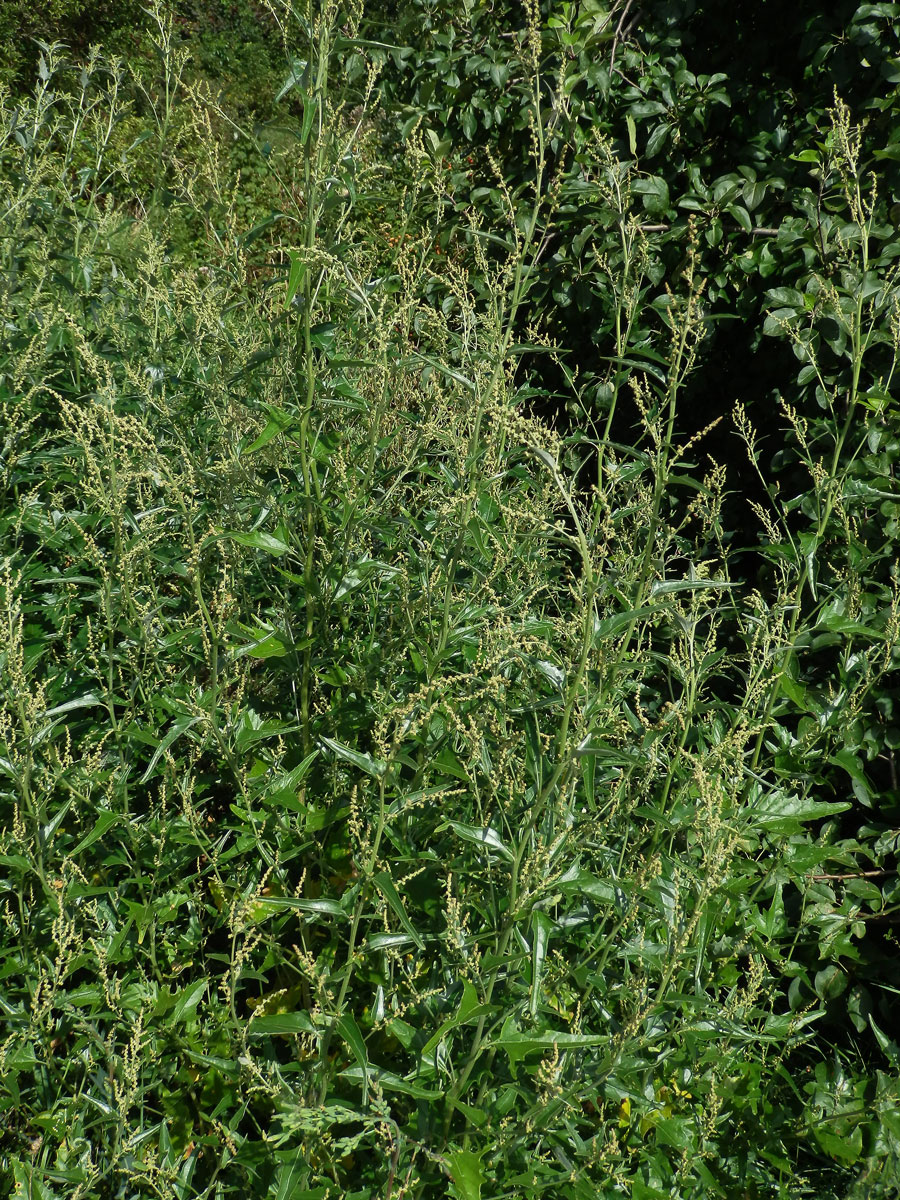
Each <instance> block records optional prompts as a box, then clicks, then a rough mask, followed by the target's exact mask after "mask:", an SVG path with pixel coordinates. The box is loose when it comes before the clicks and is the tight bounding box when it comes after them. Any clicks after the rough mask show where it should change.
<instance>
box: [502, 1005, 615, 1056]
mask: <svg viewBox="0 0 900 1200" xmlns="http://www.w3.org/2000/svg"><path fill="white" fill-rule="evenodd" d="M608 1041H609V1038H608V1037H607V1036H606V1035H603V1036H601V1035H599V1034H590V1033H568V1032H565V1031H563V1030H560V1031H559V1032H557V1031H555V1030H549V1029H548V1030H545V1031H544V1032H542V1033H522V1032H521V1030H520V1029H519V1027H518V1026H517V1025H516V1023H515V1020H514V1018H513V1017H511V1016H510V1017H507V1019H506V1021H505V1022H504V1025H503V1028H502V1030H501V1031H500V1034H499V1035H498V1037H497V1038H496V1039H495V1040H494V1041H493V1042H492V1045H494V1046H499V1047H501V1049H503V1050H505V1051H506V1053H507V1054H508V1056H509V1061H510V1063H511V1064H512V1065H513V1066H515V1064H516V1063H517V1062H519V1061H520V1059H523V1058H524V1057H525V1056H526V1055H528V1054H534V1053H538V1052H540V1053H541V1054H545V1053H546V1052H547V1051H548V1050H553V1048H554V1047H558V1048H559V1049H560V1050H583V1049H586V1048H587V1047H588V1046H603V1045H605V1044H606V1043H607V1042H608Z"/></svg>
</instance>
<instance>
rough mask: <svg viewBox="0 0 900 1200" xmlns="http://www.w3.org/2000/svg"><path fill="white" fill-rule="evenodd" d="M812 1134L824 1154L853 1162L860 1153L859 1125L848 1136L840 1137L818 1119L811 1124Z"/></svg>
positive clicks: (860, 1137)
mask: <svg viewBox="0 0 900 1200" xmlns="http://www.w3.org/2000/svg"><path fill="white" fill-rule="evenodd" d="M813 1135H814V1136H815V1139H816V1141H817V1142H818V1143H819V1145H820V1146H821V1147H822V1149H823V1150H824V1151H825V1153H826V1154H829V1155H831V1157H832V1158H837V1159H840V1160H841V1162H846V1163H855V1162H856V1161H857V1159H858V1158H859V1156H860V1155H861V1154H862V1145H863V1138H862V1128H861V1127H860V1126H859V1125H857V1126H856V1128H855V1129H854V1130H853V1132H852V1133H851V1134H850V1135H849V1137H842V1136H841V1135H840V1134H839V1133H836V1132H835V1131H834V1130H833V1129H829V1128H828V1126H827V1125H826V1124H825V1123H824V1122H822V1121H820V1122H817V1123H816V1124H815V1125H814V1126H813Z"/></svg>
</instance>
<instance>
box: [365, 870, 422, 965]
mask: <svg viewBox="0 0 900 1200" xmlns="http://www.w3.org/2000/svg"><path fill="white" fill-rule="evenodd" d="M373 883H374V884H375V886H376V887H377V888H378V890H379V892H381V894H382V896H384V898H385V900H387V902H388V904H389V905H390V906H391V908H392V909H393V910H394V912H395V913H396V915H397V917H398V919H399V921H400V924H401V925H402V926H403V928H404V929H405V930H406V933H407V934H408V935H409V937H411V938H412V940H413V941H414V942H415V943H416V945H417V946H418V947H419V949H420V950H424V949H425V943H424V942H423V941H422V938H421V937H420V936H419V934H418V933H417V932H416V930H415V928H414V926H413V923H412V921H410V919H409V916H408V915H407V912H406V909H405V908H404V907H403V901H402V900H401V899H400V894H399V892H398V891H397V889H396V887H394V881H393V879H391V877H390V875H389V874H388V872H387V871H379V872H378V874H377V875H376V876H375V878H374V880H373Z"/></svg>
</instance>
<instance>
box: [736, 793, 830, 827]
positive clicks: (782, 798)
mask: <svg viewBox="0 0 900 1200" xmlns="http://www.w3.org/2000/svg"><path fill="white" fill-rule="evenodd" d="M851 807H852V805H851V804H850V803H849V802H848V801H834V802H825V801H818V800H811V799H809V798H802V797H800V796H798V795H796V794H795V793H791V794H788V793H785V792H771V793H770V794H768V795H765V796H760V797H758V798H757V799H755V800H754V801H753V802H752V803H751V805H750V808H749V810H748V813H747V815H748V817H749V818H750V820H751V821H752V822H753V823H754V824H755V825H758V826H761V827H762V828H763V829H765V830H767V831H768V832H769V833H782V834H784V833H797V832H798V831H799V830H800V827H801V825H802V823H803V822H804V821H820V820H822V819H823V818H824V817H830V816H833V815H834V814H835V813H840V812H846V811H847V809H848V808H851Z"/></svg>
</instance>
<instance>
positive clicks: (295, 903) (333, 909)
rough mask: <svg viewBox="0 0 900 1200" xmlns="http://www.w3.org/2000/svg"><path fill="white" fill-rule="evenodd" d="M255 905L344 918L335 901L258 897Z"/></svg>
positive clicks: (289, 897)
mask: <svg viewBox="0 0 900 1200" xmlns="http://www.w3.org/2000/svg"><path fill="white" fill-rule="evenodd" d="M256 903H257V904H261V905H263V906H264V907H265V908H276V909H277V908H296V909H297V911H298V912H306V913H312V914H314V915H317V916H325V917H346V915H347V914H346V913H345V912H344V910H343V909H342V908H341V906H340V904H338V902H337V900H327V899H319V900H303V899H301V898H300V897H299V896H260V897H259V899H258V900H257V901H256Z"/></svg>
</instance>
